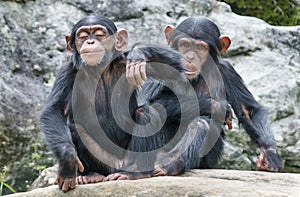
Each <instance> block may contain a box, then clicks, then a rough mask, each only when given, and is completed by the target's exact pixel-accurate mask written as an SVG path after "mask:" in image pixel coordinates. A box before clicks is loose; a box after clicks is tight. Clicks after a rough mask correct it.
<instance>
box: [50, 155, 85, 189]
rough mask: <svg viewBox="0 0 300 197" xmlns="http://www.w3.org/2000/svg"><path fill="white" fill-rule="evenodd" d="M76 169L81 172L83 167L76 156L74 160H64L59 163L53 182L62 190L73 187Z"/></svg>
mask: <svg viewBox="0 0 300 197" xmlns="http://www.w3.org/2000/svg"><path fill="white" fill-rule="evenodd" d="M77 170H79V171H80V172H83V170H84V167H83V165H82V163H81V161H80V160H79V158H78V157H77V156H76V160H75V161H73V162H71V161H70V160H68V159H67V160H65V161H64V162H60V163H59V169H58V174H57V178H56V181H55V183H56V184H58V186H59V188H60V189H61V190H62V191H63V192H67V191H69V190H72V189H74V188H75V185H76V176H77Z"/></svg>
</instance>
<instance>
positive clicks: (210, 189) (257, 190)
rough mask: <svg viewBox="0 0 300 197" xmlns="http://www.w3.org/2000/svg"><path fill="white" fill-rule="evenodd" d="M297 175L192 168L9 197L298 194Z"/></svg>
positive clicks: (298, 182) (42, 189) (55, 187)
mask: <svg viewBox="0 0 300 197" xmlns="http://www.w3.org/2000/svg"><path fill="white" fill-rule="evenodd" d="M299 185H300V175H299V174H289V173H267V172H253V171H236V170H193V171H191V172H188V173H186V174H184V175H183V176H177V177H156V178H149V179H141V180H134V181H115V182H105V183H97V184H90V185H82V186H77V187H76V188H75V190H72V191H70V192H67V193H63V192H62V191H60V190H59V189H58V186H57V185H55V186H49V187H47V188H40V189H35V190H32V191H30V192H25V193H19V194H14V195H9V197H18V196H20V197H29V196H30V197H35V196H36V197H39V196H43V197H51V196H53V197H54V196H55V197H58V196H118V197H121V196H149V197H150V196H151V197H153V196H230V197H233V196H249V197H250V196H251V197H255V196H265V197H266V196H270V197H271V196H272V197H274V196H281V197H283V196H299V194H300V187H299Z"/></svg>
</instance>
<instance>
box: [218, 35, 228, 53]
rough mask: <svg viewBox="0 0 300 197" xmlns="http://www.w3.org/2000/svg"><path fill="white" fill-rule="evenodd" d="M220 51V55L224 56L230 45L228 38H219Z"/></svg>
mask: <svg viewBox="0 0 300 197" xmlns="http://www.w3.org/2000/svg"><path fill="white" fill-rule="evenodd" d="M219 39H220V43H221V50H220V54H224V53H225V52H226V51H227V49H228V48H229V46H230V44H231V40H230V38H229V37H228V36H221V37H220V38H219Z"/></svg>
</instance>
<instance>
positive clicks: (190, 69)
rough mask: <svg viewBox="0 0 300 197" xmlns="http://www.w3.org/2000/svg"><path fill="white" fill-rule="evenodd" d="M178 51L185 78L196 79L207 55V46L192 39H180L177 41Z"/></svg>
mask: <svg viewBox="0 0 300 197" xmlns="http://www.w3.org/2000/svg"><path fill="white" fill-rule="evenodd" d="M178 51H179V52H180V53H181V54H182V56H183V65H184V67H185V69H186V72H185V73H186V75H187V77H188V78H189V79H193V78H195V77H197V76H198V75H199V73H200V72H201V68H202V65H203V64H204V63H205V61H206V59H207V57H208V55H209V46H208V44H207V43H205V42H204V41H200V40H195V39H192V38H181V39H180V40H179V41H178Z"/></svg>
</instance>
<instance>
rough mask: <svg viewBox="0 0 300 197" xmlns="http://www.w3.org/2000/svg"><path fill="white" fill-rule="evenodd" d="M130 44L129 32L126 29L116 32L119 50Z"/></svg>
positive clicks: (116, 43)
mask: <svg viewBox="0 0 300 197" xmlns="http://www.w3.org/2000/svg"><path fill="white" fill-rule="evenodd" d="M127 46H128V33H127V31H126V30H124V29H121V30H119V31H117V33H116V41H115V48H116V49H117V50H118V51H123V50H125V49H126V48H127Z"/></svg>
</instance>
